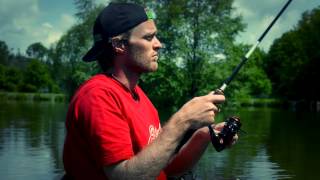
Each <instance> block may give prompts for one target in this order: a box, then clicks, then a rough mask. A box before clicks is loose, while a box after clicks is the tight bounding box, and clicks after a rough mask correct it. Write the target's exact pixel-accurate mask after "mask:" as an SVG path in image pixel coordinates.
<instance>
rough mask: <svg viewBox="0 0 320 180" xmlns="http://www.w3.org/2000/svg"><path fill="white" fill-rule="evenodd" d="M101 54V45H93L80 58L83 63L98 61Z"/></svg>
mask: <svg viewBox="0 0 320 180" xmlns="http://www.w3.org/2000/svg"><path fill="white" fill-rule="evenodd" d="M102 53H103V43H95V44H94V45H93V47H92V48H91V49H90V50H89V51H88V52H87V53H86V54H85V55H84V56H83V57H82V60H83V61H85V62H91V61H96V60H98V58H99V56H101V55H102Z"/></svg>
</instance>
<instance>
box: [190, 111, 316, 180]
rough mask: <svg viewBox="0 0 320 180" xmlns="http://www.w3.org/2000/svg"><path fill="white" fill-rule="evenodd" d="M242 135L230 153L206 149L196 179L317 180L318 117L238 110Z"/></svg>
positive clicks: (228, 112)
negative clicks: (244, 133) (241, 124)
mask: <svg viewBox="0 0 320 180" xmlns="http://www.w3.org/2000/svg"><path fill="white" fill-rule="evenodd" d="M225 114H239V115H240V117H241V119H242V122H243V129H245V130H246V131H247V132H248V134H246V135H242V136H241V137H240V138H241V139H240V141H239V142H238V143H237V145H236V146H234V147H233V148H232V149H229V150H226V151H223V152H221V153H217V152H215V150H214V149H213V148H209V149H208V151H207V153H206V155H205V157H203V158H202V160H201V161H200V163H199V165H198V167H197V168H196V172H197V175H198V177H199V178H200V179H213V178H215V179H319V178H320V175H318V174H317V173H316V168H317V166H316V164H315V163H316V162H319V160H320V155H318V154H317V153H316V152H319V151H318V150H319V144H318V143H317V141H316V139H317V138H319V137H320V135H319V134H317V127H318V125H319V120H320V117H319V114H317V113H310V112H290V111H284V110H276V109H268V108H265V109H242V110H240V111H237V112H233V111H227V112H226V113H225Z"/></svg>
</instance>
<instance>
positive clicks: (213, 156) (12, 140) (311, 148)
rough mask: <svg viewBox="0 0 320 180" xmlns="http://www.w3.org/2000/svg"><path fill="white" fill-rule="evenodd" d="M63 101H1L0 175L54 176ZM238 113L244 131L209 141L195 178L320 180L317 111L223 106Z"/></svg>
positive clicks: (8, 179)
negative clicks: (229, 142) (226, 144)
mask: <svg viewBox="0 0 320 180" xmlns="http://www.w3.org/2000/svg"><path fill="white" fill-rule="evenodd" d="M66 111H67V105H66V104H62V103H61V104H59V103H46V102H34V103H33V102H26V103H22V102H1V103H0V179H4V180H16V179H23V180H35V179H41V180H42V179H58V178H59V177H60V176H61V174H63V164H62V147H63V142H64V136H65V127H64V120H65V114H66ZM231 115H237V116H240V118H241V122H242V124H243V125H242V129H243V130H244V131H246V134H244V133H242V134H240V135H239V136H240V137H239V141H238V142H237V144H236V145H234V146H233V147H232V148H231V149H226V150H224V151H222V152H216V151H215V150H214V148H213V147H212V146H211V145H210V146H209V148H208V149H207V151H206V153H205V154H204V156H203V157H202V159H201V160H200V162H199V163H198V165H197V166H196V167H195V169H194V171H195V173H196V175H197V177H198V178H199V179H230V180H231V179H232V180H233V179H234V180H236V179H320V175H319V174H318V173H317V170H318V167H319V166H318V163H319V161H320V154H319V153H318V152H320V143H319V138H320V134H319V130H318V127H319V126H320V113H316V112H307V111H290V110H281V109H272V108H240V109H229V110H224V111H222V113H221V114H219V117H217V121H221V120H223V119H224V118H225V117H227V116H231Z"/></svg>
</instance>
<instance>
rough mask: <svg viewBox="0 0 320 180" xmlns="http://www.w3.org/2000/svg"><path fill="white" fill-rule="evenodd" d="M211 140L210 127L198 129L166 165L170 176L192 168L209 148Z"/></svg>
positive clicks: (166, 170)
mask: <svg viewBox="0 0 320 180" xmlns="http://www.w3.org/2000/svg"><path fill="white" fill-rule="evenodd" d="M209 142H210V136H209V132H208V128H207V127H204V128H201V129H198V130H197V131H196V132H195V133H194V134H193V135H192V137H191V139H190V140H189V141H188V142H187V143H186V144H185V145H184V146H183V147H182V148H181V150H180V151H179V153H178V154H177V155H176V156H175V157H174V159H173V160H172V162H170V164H169V165H168V167H166V169H165V172H166V174H167V175H168V176H177V175H181V174H183V173H184V172H186V171H188V170H190V169H192V168H193V166H194V165H195V164H196V163H197V162H198V161H199V159H200V158H201V156H202V154H203V153H204V152H205V150H206V149H207V147H208V144H209Z"/></svg>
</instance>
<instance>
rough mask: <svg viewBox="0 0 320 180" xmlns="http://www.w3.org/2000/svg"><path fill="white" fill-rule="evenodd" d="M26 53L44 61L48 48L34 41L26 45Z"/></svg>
mask: <svg viewBox="0 0 320 180" xmlns="http://www.w3.org/2000/svg"><path fill="white" fill-rule="evenodd" d="M26 54H27V55H28V56H29V57H30V58H33V59H39V60H40V61H42V62H45V61H46V60H47V58H48V49H47V48H46V47H44V46H43V45H42V43H41V42H36V43H33V44H31V45H29V46H28V48H27V50H26Z"/></svg>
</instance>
